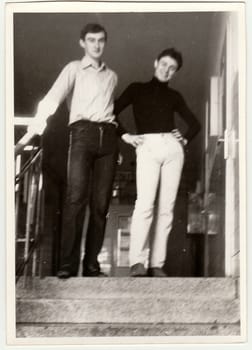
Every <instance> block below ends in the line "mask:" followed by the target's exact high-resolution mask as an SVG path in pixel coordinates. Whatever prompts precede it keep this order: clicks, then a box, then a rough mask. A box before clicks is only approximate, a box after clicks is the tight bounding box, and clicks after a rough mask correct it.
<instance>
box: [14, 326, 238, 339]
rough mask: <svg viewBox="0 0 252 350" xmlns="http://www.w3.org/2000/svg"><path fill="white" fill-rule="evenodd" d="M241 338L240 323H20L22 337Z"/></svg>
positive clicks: (18, 332) (20, 335) (19, 331)
mask: <svg viewBox="0 0 252 350" xmlns="http://www.w3.org/2000/svg"><path fill="white" fill-rule="evenodd" d="M208 335H211V336H212V335H215V336H216V335H220V336H229V335H232V336H234V335H235V336H237V335H240V324H239V323H237V324H226V323H224V324H223V323H221V324H213V323H207V324H196V323H194V324H185V323H177V324H168V323H165V324H164V323H162V324H161V323H144V324H142V323H140V324H136V323H135V324H128V323H126V324H124V323H107V324H99V323H95V324H94V323H82V324H69V323H68V324H49V325H48V324H37V325H27V324H18V325H17V332H16V336H17V337H18V338H19V337H101V336H102V337H111V336H208Z"/></svg>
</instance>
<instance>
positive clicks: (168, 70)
mask: <svg viewBox="0 0 252 350" xmlns="http://www.w3.org/2000/svg"><path fill="white" fill-rule="evenodd" d="M154 68H155V73H154V75H155V77H156V78H157V79H158V80H159V81H161V82H168V81H169V80H171V79H172V77H173V76H174V74H175V73H176V71H177V69H178V63H177V61H176V60H175V59H174V58H172V57H170V56H164V57H162V58H160V60H159V61H158V60H156V61H155V63H154Z"/></svg>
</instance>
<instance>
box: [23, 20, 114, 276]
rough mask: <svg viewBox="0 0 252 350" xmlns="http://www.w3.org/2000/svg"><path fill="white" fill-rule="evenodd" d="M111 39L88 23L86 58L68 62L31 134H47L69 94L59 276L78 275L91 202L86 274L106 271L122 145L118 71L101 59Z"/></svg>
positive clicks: (82, 37) (84, 31)
mask: <svg viewBox="0 0 252 350" xmlns="http://www.w3.org/2000/svg"><path fill="white" fill-rule="evenodd" d="M106 41H107V33H106V30H105V29H104V28H103V27H102V26H100V25H99V24H88V25H86V26H85V27H84V28H83V29H82V31H81V35H80V41H79V43H80V46H81V47H82V48H83V50H84V57H83V58H82V60H79V61H73V62H70V63H69V64H67V65H66V66H65V68H64V69H63V70H62V72H61V73H60V75H59V76H58V78H57V80H56V81H55V83H54V84H53V86H52V88H51V89H50V90H49V92H48V93H47V95H46V96H45V97H44V98H43V100H42V101H41V102H40V103H39V105H38V111H37V114H36V116H35V119H34V122H33V124H32V125H31V126H30V128H29V132H30V133H34V134H42V133H43V131H44V129H45V126H46V120H47V118H48V117H49V116H50V115H52V114H54V112H55V111H56V109H57V108H58V106H59V105H60V104H61V103H62V102H63V101H64V100H65V99H66V98H67V99H68V105H69V110H70V116H69V128H70V145H69V153H68V176H67V179H68V180H67V193H66V198H65V204H64V209H63V221H62V237H61V238H62V242H61V263H60V269H59V271H58V277H59V278H68V277H71V276H76V275H77V273H78V267H79V262H80V245H81V238H82V229H83V219H84V213H85V208H86V205H87V204H88V203H89V207H90V218H89V225H88V229H87V235H86V243H85V256H84V261H83V272H82V274H83V276H104V274H103V273H102V272H101V270H100V266H99V262H98V259H97V257H98V254H99V252H100V250H101V248H102V245H103V240H104V233H105V225H106V216H107V212H108V207H109V202H110V198H111V194H112V186H113V180H114V175H115V169H116V163H117V157H118V144H117V130H116V127H117V123H116V122H115V116H114V114H113V109H114V103H113V101H114V90H115V87H116V85H117V75H116V74H115V72H113V71H112V70H110V69H109V68H108V67H107V65H106V64H105V63H104V62H103V61H102V60H101V57H102V55H103V52H104V48H105V45H106Z"/></svg>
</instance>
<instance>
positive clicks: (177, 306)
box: [16, 296, 240, 323]
mask: <svg viewBox="0 0 252 350" xmlns="http://www.w3.org/2000/svg"><path fill="white" fill-rule="evenodd" d="M239 310H240V306H239V299H233V300H225V299H216V298H212V297H209V300H207V299H205V300H202V299H199V300H197V299H195V298H192V299H190V298H187V299H179V300H178V299H172V298H169V297H155V296H152V297H142V298H132V297H131V298H125V297H123V298H111V297H110V298H107V299H105V298H86V299H83V298H82V299H75V300H73V299H44V298H43V299H18V300H17V305H16V321H17V322H18V323H27V322H28V323H32V322H35V323H36V322H38V323H64V322H66V323H93V322H104V323H127V322H130V323H145V322H151V323H153V322H154V323H155V322H161V323H237V322H239V319H240V317H239V313H240V312H239Z"/></svg>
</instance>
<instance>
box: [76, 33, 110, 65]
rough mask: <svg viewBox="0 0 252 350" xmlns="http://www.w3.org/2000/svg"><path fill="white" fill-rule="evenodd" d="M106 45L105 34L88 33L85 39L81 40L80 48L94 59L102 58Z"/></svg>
mask: <svg viewBox="0 0 252 350" xmlns="http://www.w3.org/2000/svg"><path fill="white" fill-rule="evenodd" d="M105 43H106V38H105V33H104V32H99V33H87V34H86V36H85V39H84V40H83V39H80V46H81V47H83V49H84V50H85V54H86V55H87V56H89V57H91V58H92V59H95V60H98V59H100V58H101V56H102V54H103V51H104V47H105Z"/></svg>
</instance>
